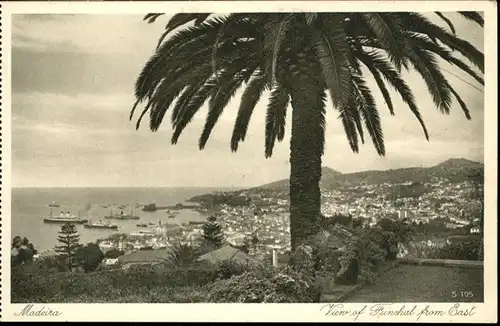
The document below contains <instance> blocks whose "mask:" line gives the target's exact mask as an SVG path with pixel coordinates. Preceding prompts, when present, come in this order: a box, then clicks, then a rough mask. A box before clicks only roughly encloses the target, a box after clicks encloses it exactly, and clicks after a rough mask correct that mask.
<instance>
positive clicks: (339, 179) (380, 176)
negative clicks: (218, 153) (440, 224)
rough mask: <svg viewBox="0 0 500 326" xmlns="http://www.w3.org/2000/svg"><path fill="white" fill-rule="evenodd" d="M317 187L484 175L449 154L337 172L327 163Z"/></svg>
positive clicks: (274, 185) (278, 185)
mask: <svg viewBox="0 0 500 326" xmlns="http://www.w3.org/2000/svg"><path fill="white" fill-rule="evenodd" d="M321 171H322V175H321V181H320V187H321V188H322V189H325V190H330V189H333V188H335V186H338V185H342V184H344V185H345V184H351V185H355V184H380V183H385V182H392V183H402V182H408V181H409V182H425V181H429V180H431V179H432V178H436V177H437V178H446V179H448V180H450V181H455V182H459V181H464V180H468V179H471V178H474V179H476V180H481V179H482V178H483V176H484V164H483V163H480V162H475V161H471V160H467V159H464V158H451V159H448V160H446V161H444V162H441V163H439V164H437V165H435V166H431V167H411V168H401V169H390V170H381V171H377V170H372V171H362V172H354V173H345V174H344V173H341V172H338V171H336V170H334V169H331V168H329V167H323V168H322V169H321ZM288 187H289V181H288V179H283V180H279V181H275V182H271V183H268V184H264V185H262V186H258V187H254V188H251V189H250V190H258V189H269V190H285V189H288Z"/></svg>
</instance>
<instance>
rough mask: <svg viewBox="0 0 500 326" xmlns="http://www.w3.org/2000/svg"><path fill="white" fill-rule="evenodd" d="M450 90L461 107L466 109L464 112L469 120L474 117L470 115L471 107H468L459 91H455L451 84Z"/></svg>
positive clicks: (463, 109)
mask: <svg viewBox="0 0 500 326" xmlns="http://www.w3.org/2000/svg"><path fill="white" fill-rule="evenodd" d="M450 91H451V93H452V94H453V95H454V96H455V98H456V99H457V101H458V104H460V107H462V111H464V114H465V117H466V118H467V120H471V119H472V117H471V115H470V111H469V108H468V107H467V104H466V103H465V102H464V100H462V98H461V97H460V95H459V94H458V93H457V91H455V89H453V87H451V86H450Z"/></svg>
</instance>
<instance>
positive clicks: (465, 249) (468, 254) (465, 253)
mask: <svg viewBox="0 0 500 326" xmlns="http://www.w3.org/2000/svg"><path fill="white" fill-rule="evenodd" d="M480 245H481V244H480V241H477V240H469V241H464V242H460V243H451V244H446V245H444V246H443V247H441V248H436V249H435V250H432V251H430V252H429V253H428V258H431V259H456V260H479V258H480V257H479V251H480V250H479V248H480Z"/></svg>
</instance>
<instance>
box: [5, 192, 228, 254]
mask: <svg viewBox="0 0 500 326" xmlns="http://www.w3.org/2000/svg"><path fill="white" fill-rule="evenodd" d="M215 190H229V189H220V188H217V189H215V188H13V189H12V196H11V199H12V206H11V207H12V209H11V211H12V218H11V230H12V232H11V234H12V238H13V237H15V236H17V235H19V236H21V237H27V238H28V239H29V240H30V241H31V242H32V243H33V244H34V245H35V247H36V248H37V249H38V250H39V251H44V250H50V249H53V248H54V247H55V246H56V245H57V235H58V232H59V230H60V228H61V224H52V223H44V222H43V218H44V217H46V216H50V207H49V204H50V203H52V202H55V203H57V204H58V205H60V207H59V208H57V207H56V208H53V215H54V216H59V213H60V212H61V211H63V212H68V211H69V212H71V213H72V214H74V215H78V214H79V215H80V216H81V217H82V218H83V217H85V218H87V219H90V220H104V216H106V215H109V214H110V212H111V209H110V208H104V207H103V206H113V207H116V206H118V205H123V206H126V208H124V209H123V212H124V214H126V213H133V214H134V215H137V216H139V217H140V220H127V221H117V220H110V221H112V222H114V223H116V224H117V225H118V230H117V231H114V230H106V229H85V228H84V227H83V225H77V228H78V231H79V233H80V242H81V243H83V244H85V243H88V242H93V241H96V240H97V239H99V238H104V237H107V236H108V235H110V234H113V233H128V232H132V231H135V230H138V229H140V228H138V227H137V226H136V225H137V224H138V223H156V224H158V222H159V221H161V222H162V224H165V223H169V224H174V223H175V224H181V223H185V222H188V221H196V220H205V218H206V217H204V216H203V215H201V214H199V213H198V212H196V211H193V210H181V211H179V214H178V215H177V216H176V217H175V218H168V217H167V213H166V211H156V212H143V211H142V210H141V208H137V207H136V206H137V205H139V204H149V203H152V202H154V203H156V205H157V206H166V205H175V204H177V203H183V202H185V201H186V200H187V199H189V198H190V197H192V196H196V195H201V194H205V193H211V192H212V191H215ZM116 213H119V210H117V209H115V210H113V214H116Z"/></svg>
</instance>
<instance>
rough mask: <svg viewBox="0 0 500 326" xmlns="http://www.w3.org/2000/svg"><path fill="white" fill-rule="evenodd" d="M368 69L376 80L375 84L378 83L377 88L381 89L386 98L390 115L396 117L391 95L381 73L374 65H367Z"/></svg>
mask: <svg viewBox="0 0 500 326" xmlns="http://www.w3.org/2000/svg"><path fill="white" fill-rule="evenodd" d="M366 67H367V68H368V70H370V72H371V74H372V76H373V78H374V79H375V82H376V83H377V86H378V88H379V89H380V92H381V93H382V96H383V97H384V100H385V104H387V107H388V108H389V112H390V114H391V115H394V106H393V105H392V99H391V95H390V94H389V91H388V90H387V87H386V86H385V83H384V80H383V79H382V77H381V76H380V73H379V71H378V70H377V69H376V68H375V67H374V66H372V65H366Z"/></svg>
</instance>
